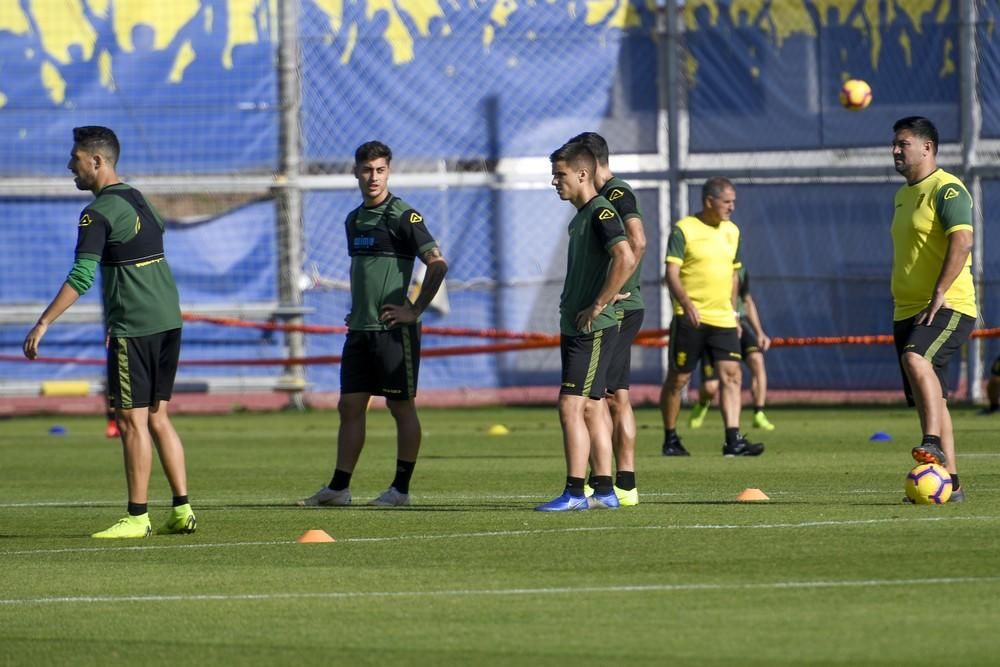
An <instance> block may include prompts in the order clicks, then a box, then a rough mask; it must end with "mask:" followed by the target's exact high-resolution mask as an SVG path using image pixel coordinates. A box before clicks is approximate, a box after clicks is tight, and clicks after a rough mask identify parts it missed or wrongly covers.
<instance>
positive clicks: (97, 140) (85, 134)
mask: <svg viewBox="0 0 1000 667" xmlns="http://www.w3.org/2000/svg"><path fill="white" fill-rule="evenodd" d="M73 145H75V146H78V147H80V148H82V149H83V150H85V151H87V152H88V153H100V154H101V155H103V156H104V157H106V158H107V159H108V160H109V161H110V162H111V165H112V166H114V165H116V164H118V156H119V155H120V154H121V146H120V145H119V143H118V137H116V136H115V133H114V131H112V130H111V129H110V128H107V127H101V126H100V125H84V126H83V127H74V128H73Z"/></svg>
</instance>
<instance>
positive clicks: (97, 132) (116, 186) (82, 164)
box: [24, 126, 197, 538]
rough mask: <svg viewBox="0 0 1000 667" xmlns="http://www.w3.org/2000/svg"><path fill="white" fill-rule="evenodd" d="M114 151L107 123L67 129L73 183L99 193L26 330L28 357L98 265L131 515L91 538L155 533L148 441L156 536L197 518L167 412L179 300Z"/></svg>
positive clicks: (149, 216)
mask: <svg viewBox="0 0 1000 667" xmlns="http://www.w3.org/2000/svg"><path fill="white" fill-rule="evenodd" d="M119 153H120V147H119V144H118V138H117V137H116V136H115V133H114V132H112V131H111V130H110V129H108V128H106V127H98V126H89V127H77V128H74V129H73V151H72V153H71V154H70V160H69V164H68V165H67V167H68V168H69V170H70V171H72V172H73V174H74V176H75V177H76V178H75V179H74V182H75V183H76V187H77V188H78V189H80V190H89V191H91V192H93V193H94V196H95V199H94V201H93V202H91V203H90V204H89V205H88V206H87V207H86V208H85V209H84V210H83V212H82V213H81V214H80V221H79V231H78V234H77V242H76V261H75V262H74V263H73V268H72V269H71V270H70V272H69V276H68V277H67V278H66V282H65V283H63V286H62V287H61V288H60V290H59V292H58V293H57V294H56V296H55V298H54V299H53V300H52V303H50V304H49V306H48V307H47V308H46V309H45V312H43V313H42V315H41V317H39V318H38V323H37V324H36V325H35V326H34V327H33V328H32V329H31V331H30V332H28V335H27V336H26V337H25V339H24V354H25V356H27V357H28V358H29V359H34V358H35V357H36V356H37V355H38V346H39V344H40V343H41V340H42V337H43V336H44V335H45V332H46V331H47V330H48V328H49V325H50V324H52V322H54V321H55V320H56V319H57V318H58V317H59V316H60V315H62V314H63V313H64V312H65V311H66V309H67V308H69V307H70V306H72V305H73V304H74V303H76V300H77V299H78V298H79V297H80V295H81V294H83V293H85V292H86V291H87V290H88V289H90V287H91V286H92V285H93V284H94V277H95V273H96V270H97V265H98V263H100V266H101V282H102V287H103V290H102V291H103V297H104V299H103V300H104V314H105V315H104V316H105V327H106V331H107V334H108V368H107V375H108V383H109V388H108V393H109V395H110V397H111V405H112V406H113V407H114V408H115V410H116V416H117V423H118V427H119V429H120V431H121V440H122V447H123V449H124V455H125V480H126V483H127V486H128V513H127V515H126V516H125V517H124V518H122V519H120V520H119V521H118V522H117V523H115V524H114V525H112V526H111V527H110V528H108V529H107V530H103V531H101V532H98V533H94V534H93V535H92V537H97V538H131V537H146V536H148V535H149V534H150V533H151V532H152V529H151V527H150V523H149V514H148V513H147V511H146V510H147V501H148V493H149V476H150V472H151V470H152V458H153V454H152V449H153V444H154V443H155V444H156V450H157V452H158V453H159V456H160V463H161V464H162V465H163V470H164V472H165V473H166V476H167V481H168V482H169V483H170V488H171V490H172V491H173V510H172V511H171V513H170V516H169V518H168V519H167V522H166V523H165V524H164V525H163V526H162V527H161V528H159V529H158V530H157V533H159V534H169V533H192V532H194V530H195V528H196V527H197V521H196V519H195V516H194V512H192V510H191V505H190V504H189V503H188V496H187V472H186V469H185V464H184V446H183V444H182V443H181V439H180V436H178V435H177V431H176V430H174V426H173V424H172V423H171V422H170V417H169V415H168V410H167V404H168V402H169V401H170V396H171V394H172V392H173V387H174V376H175V375H176V373H177V362H178V358H179V356H180V346H181V308H180V300H179V298H178V295H177V286H176V285H175V284H174V278H173V275H172V274H171V272H170V267H169V266H168V265H167V260H166V257H165V256H164V254H163V220H161V219H160V216H159V215H158V214H157V213H156V211H155V210H154V209H153V207H152V206H150V205H149V203H148V202H147V201H146V199H145V198H144V197H143V196H142V194H141V193H140V192H139V191H138V190H135V189H134V188H131V187H129V186H128V185H125V184H124V183H122V182H121V181H120V180H119V179H118V174H117V173H116V171H115V165H116V164H117V162H118V156H119Z"/></svg>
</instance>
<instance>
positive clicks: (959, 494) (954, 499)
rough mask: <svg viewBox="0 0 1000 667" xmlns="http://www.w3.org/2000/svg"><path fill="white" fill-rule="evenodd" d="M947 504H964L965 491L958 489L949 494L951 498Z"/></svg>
mask: <svg viewBox="0 0 1000 667" xmlns="http://www.w3.org/2000/svg"><path fill="white" fill-rule="evenodd" d="M948 502H949V503H964V502H965V490H964V489H963V488H962V487H958V488H957V489H955V490H954V491H952V492H951V498H949V499H948Z"/></svg>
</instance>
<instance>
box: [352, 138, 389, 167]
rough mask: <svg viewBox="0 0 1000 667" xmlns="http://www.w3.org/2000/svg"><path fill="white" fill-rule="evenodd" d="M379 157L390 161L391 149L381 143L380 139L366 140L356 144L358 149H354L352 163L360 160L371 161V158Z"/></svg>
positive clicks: (358, 162)
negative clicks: (358, 144)
mask: <svg viewBox="0 0 1000 667" xmlns="http://www.w3.org/2000/svg"><path fill="white" fill-rule="evenodd" d="M380 157H384V158H385V161H386V162H387V163H391V162H392V149H391V148H389V147H388V146H386V145H385V144H383V143H382V142H381V141H366V142H365V143H363V144H361V145H360V146H358V149H357V150H356V151H354V164H356V165H358V164H361V163H362V162H371V161H372V160H377V159H379V158H380Z"/></svg>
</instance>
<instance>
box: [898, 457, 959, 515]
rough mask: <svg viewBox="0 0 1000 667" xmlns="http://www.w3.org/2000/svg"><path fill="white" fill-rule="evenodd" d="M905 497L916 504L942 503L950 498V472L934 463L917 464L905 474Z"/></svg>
mask: <svg viewBox="0 0 1000 667" xmlns="http://www.w3.org/2000/svg"><path fill="white" fill-rule="evenodd" d="M904 488H905V489H906V497H907V498H909V499H910V500H912V501H913V502H914V503H916V504H917V505H943V504H945V503H946V502H948V499H949V498H951V492H952V490H953V489H952V483H951V474H950V473H949V472H948V471H947V470H945V469H944V468H942V467H941V466H939V465H938V464H936V463H924V464H922V465H918V466H917V467H916V468H914V469H913V470H911V471H910V472H909V473H908V474H907V475H906V482H905V485H904Z"/></svg>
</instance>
